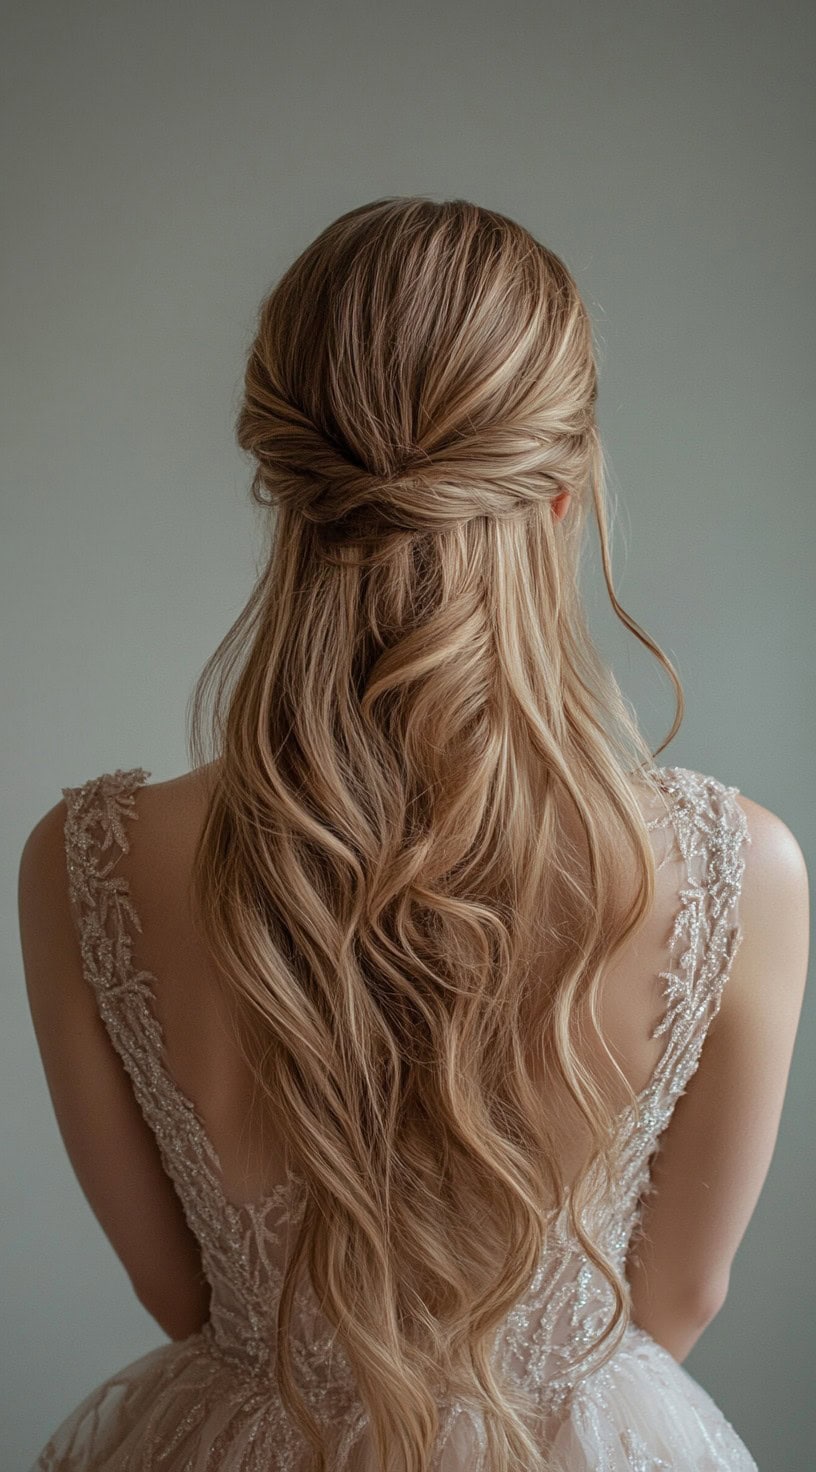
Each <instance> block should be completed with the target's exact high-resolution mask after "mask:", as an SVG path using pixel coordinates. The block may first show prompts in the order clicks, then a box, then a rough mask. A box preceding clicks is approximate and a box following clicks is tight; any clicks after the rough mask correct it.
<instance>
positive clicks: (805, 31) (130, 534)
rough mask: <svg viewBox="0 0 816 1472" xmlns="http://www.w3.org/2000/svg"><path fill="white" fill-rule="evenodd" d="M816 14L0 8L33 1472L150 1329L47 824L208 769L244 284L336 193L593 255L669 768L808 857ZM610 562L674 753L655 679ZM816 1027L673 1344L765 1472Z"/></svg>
mask: <svg viewBox="0 0 816 1472" xmlns="http://www.w3.org/2000/svg"><path fill="white" fill-rule="evenodd" d="M812 14H813V12H812V7H811V6H810V5H805V4H802V5H797V4H791V3H775V4H773V5H770V4H767V5H765V6H762V5H756V4H755V5H748V4H740V5H735V4H720V5H714V6H712V5H711V4H709V3H705V4H702V3H699V0H694V3H691V4H690V3H688V0H684V3H683V4H682V5H677V4H675V3H671V4H668V3H665V0H658V3H655V0H650V3H644V4H631V5H615V4H608V3H607V4H600V3H598V4H595V3H587V0H570V3H569V4H556V5H552V4H543V3H540V0H537V3H530V0H528V3H521V0H502V3H501V4H499V3H498V0H493V3H492V4H491V5H484V4H470V5H466V4H448V5H446V6H443V7H440V6H439V5H438V4H433V5H432V4H429V3H427V0H423V3H415V0H412V3H411V5H410V6H409V5H407V4H406V5H404V6H403V7H399V8H398V7H395V6H392V5H383V4H381V3H378V4H374V3H367V4H356V5H352V4H349V3H339V4H325V5H318V4H315V3H314V0H298V3H297V4H294V3H292V0H290V3H289V4H288V5H274V6H273V5H272V4H266V5H263V4H248V3H241V0H232V3H230V4H229V5H228V4H226V3H199V4H197V5H181V4H178V3H175V0H174V3H163V4H161V5H150V4H146V3H145V4H141V5H138V4H129V5H128V4H113V5H109V4H102V3H101V0H99V3H95V4H87V3H84V4H83V3H79V0H71V3H70V4H67V5H66V4H57V3H54V0H49V3H41V4H37V3H36V0H34V3H27V4H25V5H24V4H11V5H8V4H7V5H5V6H4V7H3V16H2V19H3V34H4V41H5V61H4V63H3V66H4V70H5V72H6V76H5V79H4V91H5V97H6V103H5V106H6V109H7V116H6V127H5V129H4V136H3V144H2V147H3V150H4V161H3V165H4V166H3V178H2V185H3V196H4V203H5V217H6V224H5V235H4V245H3V248H4V260H3V272H2V291H3V308H4V312H3V318H4V320H3V328H4V344H5V353H4V357H3V365H2V371H3V383H2V396H1V402H2V413H3V420H4V423H3V474H4V490H3V497H4V499H3V508H2V516H3V532H4V538H3V552H2V558H3V561H2V568H0V574H1V576H0V599H1V600H2V609H0V612H1V613H2V617H3V628H4V632H5V637H4V641H3V653H2V660H3V668H2V689H3V696H4V699H3V701H2V723H3V725H2V737H3V739H2V753H3V756H2V760H3V764H4V768H5V773H4V775H5V793H6V798H5V823H4V842H3V851H2V864H3V876H2V878H3V884H2V903H3V909H4V915H3V918H4V921H5V924H4V925H3V929H2V944H3V947H4V957H3V959H4V961H5V966H4V972H3V974H4V977H5V979H6V980H5V993H4V999H3V1025H2V1029H0V1037H1V1038H2V1079H3V1084H4V1097H3V1101H2V1107H3V1113H4V1119H5V1122H6V1126H7V1128H6V1130H5V1131H4V1144H3V1148H4V1151H5V1157H4V1160H3V1162H2V1166H3V1169H4V1181H5V1188H4V1207H3V1247H2V1261H1V1262H0V1281H2V1288H3V1296H4V1300H5V1301H4V1304H3V1313H2V1322H3V1330H2V1333H3V1338H4V1341H5V1342H4V1351H5V1353H4V1363H5V1369H4V1372H3V1373H4V1379H5V1384H4V1386H3V1395H4V1398H5V1400H6V1402H7V1405H8V1407H9V1410H8V1413H7V1414H6V1415H5V1416H4V1417H3V1420H4V1431H3V1436H4V1439H5V1440H4V1446H3V1449H2V1465H3V1466H4V1467H8V1468H12V1467H21V1466H24V1465H27V1462H28V1460H29V1459H31V1458H33V1457H34V1455H35V1454H36V1452H37V1451H38V1450H39V1449H40V1447H41V1446H42V1444H43V1442H44V1441H45V1439H46V1436H47V1435H48V1433H49V1432H50V1431H51V1430H52V1429H53V1428H54V1427H55V1426H56V1424H57V1423H58V1422H59V1421H60V1420H61V1418H62V1417H63V1416H64V1415H65V1414H66V1413H67V1412H68V1411H69V1410H70V1409H71V1408H72V1407H73V1406H74V1404H75V1403H76V1402H77V1401H78V1400H79V1399H80V1397H81V1396H84V1395H85V1394H86V1392H87V1391H89V1390H90V1389H91V1388H92V1387H93V1386H94V1385H95V1384H97V1383H98V1382H99V1381H100V1380H102V1379H103V1378H105V1377H106V1376H107V1375H109V1374H110V1373H112V1372H113V1371H114V1370H115V1369H116V1368H118V1367H119V1366H121V1365H124V1364H125V1363H127V1362H128V1361H129V1360H132V1359H135V1358H136V1357H137V1356H138V1355H141V1354H142V1353H144V1352H145V1351H147V1350H148V1349H150V1348H152V1347H153V1346H154V1345H155V1344H158V1343H161V1342H163V1335H162V1332H161V1330H160V1329H159V1328H158V1326H157V1325H156V1324H155V1323H154V1322H153V1320H151V1319H150V1318H149V1317H148V1315H147V1314H146V1313H145V1312H144V1311H143V1310H142V1309H141V1308H140V1306H139V1305H138V1303H137V1302H136V1301H135V1299H134V1298H133V1295H132V1292H131V1290H130V1287H129V1284H128V1282H127V1280H126V1278H125V1276H124V1273H123V1270H122V1268H121V1266H120V1265H119V1263H118V1261H117V1259H116V1258H115V1257H114V1255H113V1253H112V1250H111V1249H110V1248H109V1246H108V1244H107V1242H106V1239H105V1238H104V1236H103V1235H102V1232H101V1230H100V1228H99V1227H98V1225H97V1224H96V1221H95V1219H94V1217H93V1216H92V1215H91V1213H90V1211H89V1208H88V1206H87V1204H86V1201H85V1199H84V1197H83V1195H82V1194H81V1192H80V1189H79V1186H78V1185H77V1183H76V1180H75V1178H74V1176H73V1173H72V1171H71V1168H70V1166H69V1164H68V1161H67V1158H66V1156H65V1152H64V1150H63V1147H62V1144H61V1141H60V1139H59V1136H58V1132H57V1127H56V1124H55V1121H54V1118H53V1115H52V1110H51V1106H50V1101H49V1098H48V1094H47V1089H46V1085H45V1081H44V1078H43V1076H42V1072H41V1066H40V1063H39V1057H38V1053H37V1051H36V1044H35V1040H34V1037H33V1033H32V1029H31V1024H30V1020H29V1013H28V1008H27V1002H26V998H25V993H24V985H23V977H22V969H21V964H20V957H19V942H18V937H17V928H16V873H17V864H18V861H19V854H20V849H21V847H22V844H23V842H24V839H25V837H26V835H27V833H28V832H29V830H30V828H31V827H32V825H33V824H34V822H35V821H36V819H37V818H38V817H39V816H40V815H41V814H42V813H43V812H44V811H45V810H46V809H47V808H49V807H50V806H51V805H52V804H53V803H54V802H56V801H57V800H58V798H59V795H60V788H61V787H62V786H63V785H67V784H76V783H79V782H81V781H84V780H85V778H87V777H90V776H92V775H95V774H97V773H99V772H101V771H105V770H112V769H113V768H115V767H117V766H122V767H129V766H134V765H144V766H145V767H147V768H148V769H149V770H150V771H151V772H152V774H153V778H154V780H162V779H164V778H166V777H169V776H172V775H174V774H176V773H179V772H181V771H183V770H185V769H186V767H187V757H186V747H185V730H184V710H185V703H186V700H187V697H188V695H189V692H190V689H191V687H192V683H193V680H194V678H195V675H196V673H197V672H198V670H199V669H200V667H201V664H202V663H203V661H204V659H205V657H206V655H207V654H208V653H209V651H210V650H211V649H212V648H213V647H214V645H215V643H216V642H217V640H218V639H219V638H220V636H221V634H222V633H223V632H224V630H225V629H226V627H227V625H228V623H230V622H231V620H232V619H233V617H234V616H235V614H236V613H237V612H238V610H239V608H240V607H241V605H242V604H243V602H244V601H245V599H246V597H247V595H248V592H249V588H250V584H251V581H252V578H253V575H254V569H255V558H256V548H257V546H258V527H257V525H256V523H255V519H254V513H253V512H252V510H251V509H250V506H249V501H248V496H247V485H248V479H249V472H248V469H247V466H246V463H245V462H244V461H243V459H242V458H241V456H240V455H239V452H238V451H237V449H236V448H235V447H234V444H233V441H232V429H231V425H232V417H233V414H234V411H235V408H236V405H237V402H238V393H239V389H240V380H241V372H242V367H243V358H244V354H245V352H246V349H247V347H248V344H249V338H250V333H251V330H252V323H253V318H254V313H255V310H256V307H257V305H258V303H259V301H260V299H261V296H262V294H263V292H264V291H265V290H266V289H267V288H268V286H269V285H271V284H272V282H273V281H274V280H275V279H276V278H277V276H278V275H279V274H280V272H281V271H282V270H283V269H284V267H285V266H286V265H288V264H289V262H290V260H291V259H292V258H293V257H294V256H295V255H296V254H297V253H298V252H299V251H300V250H301V249H302V248H303V247H304V246H305V245H306V244H307V242H308V241H309V240H310V239H312V238H313V236H314V235H315V234H316V233H317V232H318V231H319V230H320V229H322V228H323V227H324V226H325V225H326V224H327V223H328V222H329V221H330V220H331V219H333V218H335V217H336V216H337V215H338V214H340V213H341V212H342V211H344V210H346V209H349V208H351V207H352V206H353V205H357V204H359V203H361V202H363V201H365V200H370V199H373V198H375V197H378V196H381V195H385V194H411V193H423V194H429V195H431V196H432V197H435V198H445V197H455V196H464V197H465V198H470V199H473V200H475V201H477V202H479V203H483V204H485V205H489V206H492V207H494V208H497V209H500V210H502V211H503V212H505V213H508V214H511V215H513V216H515V217H516V218H518V219H519V220H520V221H522V222H523V223H524V224H526V225H527V226H528V227H529V228H530V229H532V230H533V232H534V233H536V234H537V235H538V236H539V237H540V238H541V239H543V240H544V241H545V242H546V243H547V244H548V245H550V246H551V247H552V248H553V249H555V250H556V251H557V252H558V253H559V254H560V255H562V256H563V257H564V259H565V260H566V261H567V263H568V264H569V265H570V267H571V269H572V270H573V271H574V273H575V274H576V276H577V278H578V281H579V284H580V286H581V288H582V291H583V293H584V296H585V299H586V301H587V304H588V305H589V307H590V310H591V312H592V314H593V317H594V319H595V323H596V327H597V334H598V340H599V348H600V368H601V399H600V412H601V422H602V428H603V431H604V436H605V442H606V446H607V450H608V453H609V457H610V464H611V473H612V482H611V490H612V496H613V500H614V499H617V502H618V510H617V518H616V531H615V538H614V554H615V571H616V579H617V585H618V591H619V595H620V597H621V600H622V602H623V604H624V606H625V607H626V608H627V609H628V610H629V611H630V612H631V613H632V614H633V616H634V617H635V618H636V619H637V620H638V621H639V622H640V623H641V624H643V625H644V626H645V627H646V628H647V629H648V630H649V631H650V632H651V633H652V634H653V635H654V636H655V637H656V638H657V639H658V641H659V642H660V643H662V645H663V647H664V648H665V649H666V650H667V652H668V653H669V655H670V656H671V657H672V658H673V659H674V660H675V661H676V663H677V665H678V668H679V672H680V675H681V678H682V679H683V681H684V684H685V688H686V693H687V698H688V713H687V716H686V719H685V722H684V724H683V727H682V728H681V732H680V734H679V736H678V737H676V738H675V740H674V741H673V742H672V744H671V746H670V747H669V748H668V749H667V751H666V752H665V753H664V754H663V755H662V756H661V758H660V760H661V761H663V762H668V763H674V764H678V765H684V766H690V767H694V768H696V769H698V770H702V771H705V772H710V773H713V774H714V775H716V776H718V777H719V778H720V779H721V780H723V781H727V782H732V783H735V784H736V785H737V786H738V787H740V789H741V790H743V791H744V792H746V793H747V794H748V796H750V797H752V798H754V799H755V800H756V801H758V802H760V803H762V804H763V805H765V806H767V807H769V808H771V809H772V810H773V811H774V812H776V813H778V814H779V815H780V816H781V817H782V818H784V820H785V821H786V822H787V823H788V824H789V826H790V827H792V829H793V831H794V833H795V834H796V835H797V837H798V839H799V842H800V844H801V845H802V847H803V849H804V851H805V854H806V856H807V857H808V862H809V864H812V856H813V853H814V841H815V840H816V811H814V801H813V795H812V794H813V781H812V775H811V757H812V751H811V741H812V731H813V728H814V687H813V678H812V664H813V661H812V644H811V630H812V628H813V622H814V601H813V584H812V562H813V552H814V545H815V543H814V511H813V501H814V497H813V477H812V472H811V465H812V447H811V441H810V435H809V434H808V433H807V431H808V430H809V429H810V417H811V415H812V412H813V410H812V406H813V396H814V383H813V378H814V358H813V342H814V327H815V326H816V324H814V300H813V291H812V277H813V265H814V259H813V241H814V231H815V227H816V220H814V209H813V183H814V180H813V158H814V153H813V123H814V109H813V101H812V95H811V90H810V84H811V83H812V77H813V63H814V56H815V55H816V48H815V47H814V36H813V22H812ZM590 537H591V543H592V546H593V547H594V538H592V535H591V533H590ZM587 569H588V571H589V578H588V596H589V598H590V603H591V608H592V618H593V623H594V625H595V627H596V630H597V635H598V639H599V641H600V643H601V645H602V647H603V649H604V651H605V653H606V654H607V656H608V657H609V658H610V659H611V660H612V661H613V662H614V664H615V668H616V671H617V673H618V675H619V678H620V680H621V682H622V683H623V685H624V687H625V689H626V691H627V693H628V695H629V696H630V698H631V699H632V701H633V703H634V704H635V705H636V707H637V708H638V710H639V712H640V714H641V719H642V722H643V724H644V727H645V729H646V732H647V735H648V736H649V739H650V741H651V743H652V746H653V747H654V746H656V745H657V744H658V742H659V741H661V740H662V739H663V736H664V735H665V733H666V731H667V730H668V725H669V721H670V719H671V713H672V702H671V698H670V695H671V692H670V687H669V684H668V681H667V680H666V678H665V676H663V675H662V674H661V673H660V671H659V669H658V667H657V666H656V665H655V664H654V662H653V661H652V660H651V659H650V658H649V657H648V656H647V655H646V653H645V651H643V650H642V649H641V647H640V646H639V645H638V644H636V642H635V641H634V640H633V639H632V638H631V637H629V636H626V635H625V634H624V633H623V631H622V630H619V626H618V625H617V623H616V622H615V620H614V618H613V615H612V614H611V611H610V610H609V609H608V605H607V604H606V602H605V594H603V595H598V594H597V593H596V592H595V587H596V585H597V582H598V568H597V559H596V558H595V557H594V554H593V555H592V556H590V559H589V561H588V564H587ZM773 984H774V978H773V976H769V977H768V985H769V986H772V985H773ZM813 1034H814V1006H813V998H812V996H811V995H810V993H809V992H808V993H807V994H806V999H805V1013H804V1018H803V1022H802V1027H801V1030H800V1034H799V1039H798V1042H797V1047H796V1052H795V1055H794V1062H793V1070H792V1075H791V1080H790V1086H789V1093H788V1097H787V1101H786V1105H785V1112H784V1115H783V1119H782V1125H781V1130H780V1136H779V1142H778V1146H777V1151H776V1155H775V1158H774V1161H773V1164H772V1167H771V1171H770V1175H769V1178H768V1181H767V1183H766V1186H765V1189H764V1192H763V1195H762V1198H761V1200H760V1203H759V1206H758V1209H757V1211H756V1214H755V1216H754V1218H753V1220H752V1222H751V1224H750V1227H749V1229H748V1232H747V1235H746V1237H745V1240H744V1242H743V1245H742V1247H741V1249H740V1251H739V1253H738V1256H737V1259H736V1262H735V1264H734V1270H733V1275H732V1280H731V1291H730V1295H729V1298H728V1301H727V1303H726V1306H725V1308H724V1309H723V1311H722V1313H721V1314H720V1315H719V1317H718V1318H717V1319H716V1320H715V1322H714V1323H713V1324H712V1325H711V1327H710V1328H709V1329H708V1330H707V1331H706V1333H705V1335H704V1337H703V1338H702V1339H701V1341H700V1342H699V1343H698V1345H697V1347H696V1348H695V1349H694V1351H693V1353H692V1354H691V1356H690V1358H689V1359H688V1360H687V1361H686V1368H687V1369H688V1370H689V1371H690V1373H691V1374H693V1375H694V1376H695V1378H697V1379H699V1380H700V1381H701V1382H702V1383H703V1385H705V1386H706V1388H707V1389H708V1390H709V1392H710V1393H711V1394H712V1395H713V1396H714V1398H715V1399H716V1400H717V1401H718V1402H719V1404H720V1405H721V1406H722V1408H723V1410H724V1411H725V1413H726V1415H727V1416H728V1418H729V1419H730V1420H731V1421H733V1423H734V1424H735V1426H736V1427H737V1428H738V1430H739V1431H740V1433H741V1435H742V1436H743V1437H744V1439H745V1440H746V1441H747V1443H748V1445H749V1446H750V1448H751V1450H752V1451H753V1453H754V1455H755V1457H756V1459H757V1461H758V1463H759V1465H760V1467H761V1468H762V1469H763V1472H771V1469H773V1472H802V1469H804V1468H805V1467H806V1466H810V1465H812V1464H813V1460H814V1440H813V1430H812V1423H811V1409H812V1398H811V1393H810V1392H809V1390H808V1382H809V1381H810V1380H811V1379H812V1374H813V1360H814V1354H813V1351H814V1327H813V1326H814V1323H815V1322H816V1301H814V1286H813V1285H814V1274H813V1270H812V1259H813V1249H814V1195H815V1194H816V1193H814V1155H813V1148H812V1134H813V1131H812V1120H813V1118H814V1112H815V1106H816V1099H814V1081H813V1069H812V1065H811V1058H812V1053H813V1044H814V1036H813Z"/></svg>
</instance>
